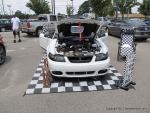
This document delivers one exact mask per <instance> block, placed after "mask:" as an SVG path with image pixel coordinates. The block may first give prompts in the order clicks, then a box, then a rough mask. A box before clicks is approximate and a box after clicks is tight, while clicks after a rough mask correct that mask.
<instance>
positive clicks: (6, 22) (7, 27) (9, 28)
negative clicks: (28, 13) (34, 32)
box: [5, 20, 12, 30]
mask: <svg viewBox="0 0 150 113" xmlns="http://www.w3.org/2000/svg"><path fill="white" fill-rule="evenodd" d="M5 28H6V30H11V29H12V25H11V21H10V20H6V21H5Z"/></svg>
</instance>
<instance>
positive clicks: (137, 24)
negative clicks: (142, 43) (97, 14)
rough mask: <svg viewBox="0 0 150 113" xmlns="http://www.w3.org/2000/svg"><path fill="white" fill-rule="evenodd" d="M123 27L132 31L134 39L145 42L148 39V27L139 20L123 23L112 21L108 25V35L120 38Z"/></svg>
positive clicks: (149, 35)
mask: <svg viewBox="0 0 150 113" xmlns="http://www.w3.org/2000/svg"><path fill="white" fill-rule="evenodd" d="M124 27H130V28H133V29H134V37H135V39H142V40H146V39H147V38H150V26H149V25H147V24H145V23H144V22H143V20H140V19H129V20H125V21H114V22H111V23H110V24H109V25H108V34H111V35H114V36H117V37H120V35H121V30H122V29H124Z"/></svg>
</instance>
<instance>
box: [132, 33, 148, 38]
mask: <svg viewBox="0 0 150 113" xmlns="http://www.w3.org/2000/svg"><path fill="white" fill-rule="evenodd" d="M134 37H135V39H142V38H150V32H135V34H134Z"/></svg>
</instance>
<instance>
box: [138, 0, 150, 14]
mask: <svg viewBox="0 0 150 113" xmlns="http://www.w3.org/2000/svg"><path fill="white" fill-rule="evenodd" d="M138 10H139V12H140V13H141V14H143V15H145V16H150V0H144V1H143V4H141V5H140V7H139V9H138Z"/></svg>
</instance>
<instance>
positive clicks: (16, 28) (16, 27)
mask: <svg viewBox="0 0 150 113" xmlns="http://www.w3.org/2000/svg"><path fill="white" fill-rule="evenodd" d="M11 23H12V30H13V35H14V43H16V35H18V38H19V40H18V42H21V39H20V19H19V18H18V17H16V16H15V15H14V16H13V17H12V19H11Z"/></svg>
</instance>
